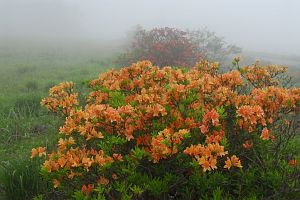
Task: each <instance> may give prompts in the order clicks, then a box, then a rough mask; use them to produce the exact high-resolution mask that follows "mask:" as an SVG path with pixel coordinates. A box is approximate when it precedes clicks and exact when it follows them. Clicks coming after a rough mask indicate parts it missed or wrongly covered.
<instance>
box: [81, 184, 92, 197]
mask: <svg viewBox="0 0 300 200" xmlns="http://www.w3.org/2000/svg"><path fill="white" fill-rule="evenodd" d="M92 190H93V185H91V184H88V185H83V186H82V188H81V192H82V193H83V194H84V195H88V194H89V193H91V192H92Z"/></svg>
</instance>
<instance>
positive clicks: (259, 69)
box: [241, 64, 287, 88]
mask: <svg viewBox="0 0 300 200" xmlns="http://www.w3.org/2000/svg"><path fill="white" fill-rule="evenodd" d="M286 71H287V67H283V66H277V65H267V66H259V65H257V64H254V65H253V66H244V67H243V68H242V69H241V72H242V73H243V75H244V76H245V78H246V79H247V80H248V81H249V82H250V83H251V84H252V86H254V87H256V88H259V87H268V86H277V85H279V79H278V76H279V75H281V74H283V73H285V72H286Z"/></svg>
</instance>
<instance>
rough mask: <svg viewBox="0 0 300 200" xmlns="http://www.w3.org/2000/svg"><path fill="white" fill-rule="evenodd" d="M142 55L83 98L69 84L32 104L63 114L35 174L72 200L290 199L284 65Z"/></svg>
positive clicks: (293, 187)
mask: <svg viewBox="0 0 300 200" xmlns="http://www.w3.org/2000/svg"><path fill="white" fill-rule="evenodd" d="M235 64H236V65H237V69H234V70H232V71H229V72H226V73H219V72H218V63H209V62H207V61H201V62H198V63H197V64H196V65H195V66H194V67H193V68H171V67H163V68H160V67H157V66H153V65H152V63H151V62H150V61H142V62H137V63H135V64H132V65H131V66H129V67H125V68H122V69H119V70H111V71H108V72H105V73H103V74H100V75H99V77H98V78H97V79H95V80H92V81H90V82H89V83H88V85H89V87H90V88H91V92H90V93H89V94H88V96H87V98H86V101H82V100H80V99H78V96H79V94H78V93H76V91H75V87H74V84H73V83H72V82H65V83H61V84H59V85H57V86H55V87H53V88H51V89H50V91H49V94H50V96H49V97H47V98H45V99H43V100H42V105H44V106H46V107H47V108H48V109H49V110H50V111H53V112H57V113H61V114H62V115H64V116H66V118H65V123H64V125H63V126H62V127H61V128H60V130H59V132H60V135H61V138H60V139H59V141H58V145H57V149H56V150H54V151H52V152H51V151H46V149H45V148H44V147H38V148H35V149H33V150H32V158H34V157H37V156H40V157H43V156H45V157H46V160H45V162H44V164H43V166H42V169H41V173H42V174H43V175H44V177H45V178H46V179H49V180H51V181H52V182H53V186H54V187H55V188H57V189H58V190H60V191H64V195H65V196H66V197H70V196H72V197H74V198H76V199H172V198H173V199H199V198H200V199H210V198H214V199H225V198H228V199H229V198H234V199H236V198H252V199H255V198H265V197H270V198H276V199H279V198H283V197H284V198H286V197H288V198H289V199H293V198H297V197H299V195H300V191H299V186H300V183H299V180H300V169H299V165H298V164H297V161H296V159H295V157H293V152H292V149H291V148H290V141H291V139H292V138H294V137H295V135H296V134H297V133H299V108H300V88H284V87H283V84H284V83H283V82H282V81H281V80H282V79H281V77H282V74H284V73H285V71H286V68H284V67H280V66H273V65H270V66H259V65H252V66H245V67H242V68H240V67H238V60H237V59H236V63H235Z"/></svg>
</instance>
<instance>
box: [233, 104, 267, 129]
mask: <svg viewBox="0 0 300 200" xmlns="http://www.w3.org/2000/svg"><path fill="white" fill-rule="evenodd" d="M236 112H237V116H238V117H241V118H240V119H238V121H237V123H238V125H239V126H240V127H241V128H244V129H245V130H247V129H248V131H249V132H250V133H251V132H252V131H253V130H254V129H255V127H256V125H257V124H261V125H263V126H266V125H267V124H266V120H265V113H264V110H263V109H262V108H261V107H260V106H257V105H255V106H248V105H246V106H241V107H239V108H238V110H237V111H236Z"/></svg>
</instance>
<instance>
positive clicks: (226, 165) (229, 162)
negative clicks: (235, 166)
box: [224, 157, 232, 169]
mask: <svg viewBox="0 0 300 200" xmlns="http://www.w3.org/2000/svg"><path fill="white" fill-rule="evenodd" d="M231 166H232V164H231V160H230V159H229V158H228V157H227V160H226V161H225V165H224V168H226V169H230V168H231Z"/></svg>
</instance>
